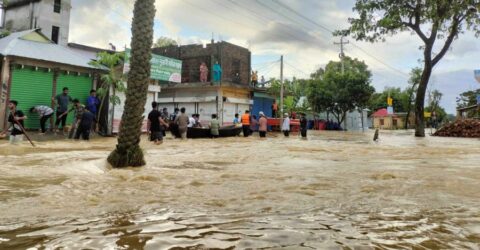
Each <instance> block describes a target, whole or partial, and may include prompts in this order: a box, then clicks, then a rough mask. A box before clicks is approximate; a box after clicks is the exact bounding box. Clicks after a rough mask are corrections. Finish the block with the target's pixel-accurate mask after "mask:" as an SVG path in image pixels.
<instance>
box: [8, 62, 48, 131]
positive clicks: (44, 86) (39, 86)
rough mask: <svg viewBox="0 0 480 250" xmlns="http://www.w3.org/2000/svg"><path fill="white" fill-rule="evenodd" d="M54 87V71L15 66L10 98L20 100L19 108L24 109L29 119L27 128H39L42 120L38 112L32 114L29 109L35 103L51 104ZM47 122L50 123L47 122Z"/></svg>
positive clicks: (26, 122) (26, 123) (26, 124)
mask: <svg viewBox="0 0 480 250" xmlns="http://www.w3.org/2000/svg"><path fill="white" fill-rule="evenodd" d="M52 88H53V72H48V71H47V70H46V69H38V70H35V69H34V68H30V67H25V68H23V69H21V68H15V69H13V72H12V86H11V93H10V99H11V100H16V101H18V109H20V110H22V111H23V112H24V113H25V115H27V117H28V119H27V120H26V121H25V128H27V129H37V128H39V127H40V121H39V117H38V115H37V113H35V114H30V113H29V109H30V108H31V107H32V106H35V105H46V106H50V105H51V102H52V101H51V98H52ZM47 124H49V123H48V122H47Z"/></svg>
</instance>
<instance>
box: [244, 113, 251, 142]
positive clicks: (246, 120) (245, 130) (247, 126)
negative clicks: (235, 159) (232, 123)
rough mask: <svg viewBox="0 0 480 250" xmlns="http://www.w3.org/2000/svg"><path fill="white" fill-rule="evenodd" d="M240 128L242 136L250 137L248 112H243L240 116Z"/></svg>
mask: <svg viewBox="0 0 480 250" xmlns="http://www.w3.org/2000/svg"><path fill="white" fill-rule="evenodd" d="M242 128H243V136H244V137H248V136H249V135H250V111H248V110H245V114H243V115H242Z"/></svg>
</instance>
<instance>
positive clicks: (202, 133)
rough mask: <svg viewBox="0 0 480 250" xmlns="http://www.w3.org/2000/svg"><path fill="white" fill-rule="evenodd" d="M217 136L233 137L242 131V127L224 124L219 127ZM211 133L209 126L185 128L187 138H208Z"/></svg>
mask: <svg viewBox="0 0 480 250" xmlns="http://www.w3.org/2000/svg"><path fill="white" fill-rule="evenodd" d="M218 132H219V137H234V136H238V135H240V133H241V132H242V128H241V127H240V128H239V127H235V126H225V127H220V129H219V130H218ZM210 137H212V135H211V134H210V129H209V128H188V130H187V138H192V139H196V138H210Z"/></svg>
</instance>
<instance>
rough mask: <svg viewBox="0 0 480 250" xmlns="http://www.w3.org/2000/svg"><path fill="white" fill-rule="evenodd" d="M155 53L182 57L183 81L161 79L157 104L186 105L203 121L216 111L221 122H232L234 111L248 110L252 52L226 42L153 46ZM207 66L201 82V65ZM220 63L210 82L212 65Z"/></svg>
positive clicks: (250, 92)
mask: <svg viewBox="0 0 480 250" xmlns="http://www.w3.org/2000/svg"><path fill="white" fill-rule="evenodd" d="M153 53H154V54H158V55H162V56H166V57H170V58H175V59H179V60H182V82H181V83H168V82H160V85H161V89H162V91H161V92H159V93H158V96H157V100H156V101H157V102H159V103H160V107H161V108H163V107H167V108H168V110H169V112H173V110H174V108H177V107H178V108H181V107H185V108H186V110H187V113H188V114H194V113H198V114H200V119H201V121H202V122H204V123H205V122H208V121H210V119H211V115H212V114H218V116H219V121H220V122H221V123H222V124H223V125H228V124H232V123H233V118H234V115H235V114H236V113H244V112H245V110H251V105H252V104H253V103H252V101H251V99H252V96H251V95H252V90H253V88H251V87H250V66H251V61H250V60H251V52H250V51H249V50H248V49H246V48H242V47H240V46H237V45H234V44H231V43H228V42H216V43H215V42H213V41H212V43H210V44H207V45H206V46H203V45H197V44H194V45H185V46H169V47H163V48H155V49H153ZM202 63H206V65H207V66H208V68H209V74H208V78H207V82H201V81H200V70H199V68H200V65H201V64H202ZM215 63H218V64H220V66H221V68H222V75H221V79H220V81H218V82H213V81H212V79H213V70H212V68H213V65H214V64H215Z"/></svg>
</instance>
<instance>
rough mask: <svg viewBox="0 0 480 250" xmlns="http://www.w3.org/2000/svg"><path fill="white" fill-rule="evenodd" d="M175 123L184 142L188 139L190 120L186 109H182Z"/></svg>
mask: <svg viewBox="0 0 480 250" xmlns="http://www.w3.org/2000/svg"><path fill="white" fill-rule="evenodd" d="M174 123H175V124H177V125H178V132H179V134H180V137H181V138H182V139H183V140H185V139H187V130H188V123H189V118H188V116H187V115H186V114H185V108H181V109H180V115H178V116H177V117H176V118H175V122H174Z"/></svg>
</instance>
